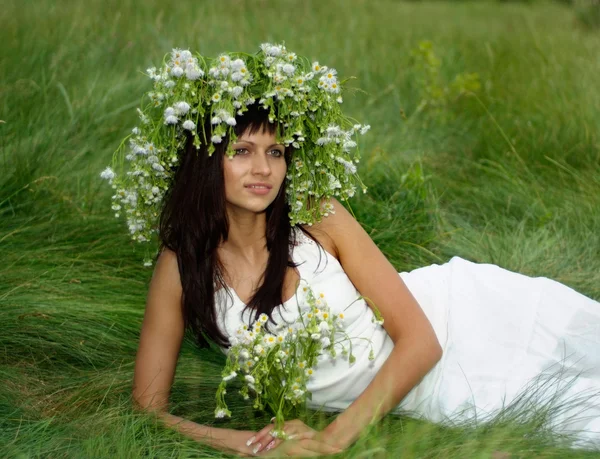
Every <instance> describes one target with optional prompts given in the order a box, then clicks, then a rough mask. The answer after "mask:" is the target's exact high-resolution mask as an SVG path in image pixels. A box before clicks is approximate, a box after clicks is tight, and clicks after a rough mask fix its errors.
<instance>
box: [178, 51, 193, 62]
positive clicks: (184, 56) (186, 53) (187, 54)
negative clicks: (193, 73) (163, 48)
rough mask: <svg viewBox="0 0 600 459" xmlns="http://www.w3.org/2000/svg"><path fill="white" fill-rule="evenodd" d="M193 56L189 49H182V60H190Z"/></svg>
mask: <svg viewBox="0 0 600 459" xmlns="http://www.w3.org/2000/svg"><path fill="white" fill-rule="evenodd" d="M191 58H192V53H191V52H190V51H189V50H187V49H184V50H183V51H181V60H182V61H188V60H190V59H191Z"/></svg>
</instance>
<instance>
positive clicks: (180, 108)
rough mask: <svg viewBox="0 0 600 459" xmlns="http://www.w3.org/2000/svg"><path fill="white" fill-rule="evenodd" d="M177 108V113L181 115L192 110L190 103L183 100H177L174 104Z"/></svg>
mask: <svg viewBox="0 0 600 459" xmlns="http://www.w3.org/2000/svg"><path fill="white" fill-rule="evenodd" d="M174 108H175V112H176V113H177V115H179V116H181V115H186V114H187V112H189V111H190V104H188V103H187V102H184V101H181V102H176V103H175V105H174Z"/></svg>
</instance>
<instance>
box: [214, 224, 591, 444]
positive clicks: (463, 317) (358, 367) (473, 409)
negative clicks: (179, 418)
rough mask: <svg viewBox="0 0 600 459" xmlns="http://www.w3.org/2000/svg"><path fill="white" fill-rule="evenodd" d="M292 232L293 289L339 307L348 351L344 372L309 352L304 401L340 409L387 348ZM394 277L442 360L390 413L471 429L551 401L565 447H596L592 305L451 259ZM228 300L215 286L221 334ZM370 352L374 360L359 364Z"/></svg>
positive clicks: (234, 322) (336, 266) (362, 307)
mask: <svg viewBox="0 0 600 459" xmlns="http://www.w3.org/2000/svg"><path fill="white" fill-rule="evenodd" d="M296 231H297V234H298V239H299V242H300V244H299V245H298V246H296V247H294V248H293V255H292V258H293V260H294V262H296V263H301V264H300V266H299V267H298V271H299V273H300V277H301V285H302V282H308V284H309V285H310V286H311V288H312V289H313V291H314V292H318V293H320V292H323V293H324V294H325V299H326V300H327V304H328V305H329V307H330V308H331V310H332V312H333V313H339V312H342V311H343V312H344V315H345V318H344V324H345V329H346V332H347V334H348V336H350V337H351V338H352V343H353V353H354V355H355V356H356V361H355V362H354V364H352V365H350V364H349V362H348V360H347V358H346V359H344V358H343V357H342V356H341V355H340V354H339V353H338V357H337V358H336V359H335V360H332V359H331V358H330V357H329V356H328V355H323V356H321V357H319V363H318V365H317V367H316V369H315V370H316V371H315V374H314V376H313V377H312V378H311V380H310V383H309V385H308V390H309V391H310V392H311V393H312V401H311V402H309V406H310V407H311V408H315V409H323V410H326V411H341V410H343V409H345V408H347V407H348V406H349V405H350V404H351V403H352V402H353V401H354V400H355V399H356V398H357V397H358V396H359V395H360V394H361V393H362V392H363V390H364V389H365V388H366V387H367V386H368V384H369V383H370V382H371V380H372V379H373V377H374V376H375V374H376V373H377V371H378V369H379V368H380V367H381V366H382V364H383V363H384V362H385V360H386V359H387V357H388V355H389V354H390V352H391V351H392V348H393V343H392V341H391V339H390V337H389V336H388V334H387V333H386V332H385V329H384V328H383V327H381V326H380V325H377V324H374V323H373V322H372V320H371V319H372V318H373V312H372V310H371V309H370V308H369V307H368V306H367V304H366V303H365V302H364V301H363V300H360V301H355V300H356V299H357V298H358V297H359V296H360V294H359V292H358V291H357V290H356V288H355V287H354V285H353V284H352V282H351V281H350V279H349V278H348V276H347V275H346V273H345V272H344V270H343V269H342V266H341V265H340V263H339V262H338V260H337V259H336V258H335V257H333V256H332V255H331V254H329V253H327V252H325V251H323V250H320V249H319V247H318V246H317V245H316V244H315V243H314V241H312V240H311V239H310V238H308V237H306V236H305V235H304V234H303V233H302V232H301V231H300V230H296ZM320 258H321V260H320V263H319V259H320ZM399 275H400V276H401V278H402V280H403V281H404V282H405V284H406V285H407V287H408V288H409V290H410V291H411V293H412V294H413V295H414V297H415V298H416V300H417V301H418V303H419V305H420V306H421V308H422V309H423V311H424V312H425V314H426V316H427V318H428V319H429V321H430V322H431V324H432V325H433V328H434V330H435V333H436V335H437V338H438V340H439V342H440V344H441V345H442V348H443V351H444V353H443V357H442V359H441V360H440V361H439V362H438V363H437V364H436V365H435V367H434V368H433V369H432V370H431V371H430V372H429V373H428V374H427V375H426V376H425V377H424V378H423V379H422V380H421V382H420V383H419V384H418V385H417V386H415V387H414V388H413V389H412V390H411V391H410V393H409V394H408V395H407V396H406V397H405V398H404V399H403V400H402V402H401V403H400V404H399V405H398V406H397V407H396V408H395V409H394V410H393V411H394V412H396V413H407V412H408V413H409V414H411V415H412V416H415V417H421V418H424V419H427V420H430V421H433V422H446V423H447V422H452V423H461V422H471V423H472V422H474V421H477V422H481V421H485V420H486V419H491V418H492V417H493V416H494V415H495V414H497V413H498V412H499V410H501V409H502V408H503V407H504V408H505V407H508V406H510V405H511V403H515V402H517V400H520V402H521V404H525V403H526V400H525V399H523V397H522V396H523V395H524V394H525V395H526V396H533V397H534V398H533V399H532V401H534V402H535V403H536V406H538V407H539V406H540V404H542V403H546V402H548V401H549V400H551V399H552V400H553V401H554V405H553V406H556V412H555V413H554V414H553V416H552V418H551V426H552V428H554V429H555V430H556V431H561V432H567V433H573V432H578V433H577V439H578V442H577V443H576V446H589V445H590V442H592V446H600V303H598V302H596V301H594V300H592V299H590V298H588V297H586V296H584V295H581V294H580V293H578V292H576V291H575V290H573V289H571V288H569V287H567V286H565V285H563V284H560V283H558V282H556V281H553V280H551V279H548V278H544V277H537V278H531V277H528V276H525V275H522V274H517V273H513V272H510V271H507V270H505V269H502V268H500V267H498V266H495V265H489V264H476V263H472V262H469V261H467V260H463V259H461V258H459V257H454V258H452V259H451V260H450V261H449V262H448V263H445V264H443V265H431V266H426V267H424V268H419V269H416V270H414V271H411V272H408V273H407V272H402V273H399ZM230 294H231V298H232V299H233V304H232V302H231V298H230V297H229V296H228V295H227V294H226V292H224V291H223V290H220V291H218V292H217V294H216V296H215V299H216V305H217V308H218V310H219V311H220V313H219V314H218V324H219V326H220V328H221V330H222V331H223V332H224V333H225V334H226V335H227V336H232V335H233V333H234V332H235V330H236V329H237V328H238V327H239V326H240V325H242V324H243V323H248V318H249V315H248V314H249V312H247V313H246V314H244V315H243V316H242V311H243V309H244V307H245V305H244V303H243V302H242V301H241V300H240V298H239V297H237V295H236V293H235V291H234V290H233V289H230ZM297 301H300V302H302V301H303V300H302V289H301V288H300V287H299V288H298V291H297V292H296V295H295V296H294V297H292V298H290V299H289V300H288V301H286V302H285V303H284V304H283V307H281V306H280V307H279V308H276V309H275V310H274V312H273V318H274V319H275V320H276V321H277V322H278V323H282V322H281V321H280V319H282V318H283V319H285V321H288V322H293V321H294V320H295V318H296V317H297V316H298V310H297ZM348 305H350V306H348ZM360 338H368V339H369V340H370V344H369V343H367V341H366V340H364V339H360ZM371 345H372V347H373V350H374V353H375V360H374V361H370V360H369V359H368V356H369V351H370V350H371V347H370V346H371ZM340 350H341V348H340ZM398 371H399V372H401V371H402V369H398ZM565 403H566V405H565ZM563 405H565V406H563ZM560 406H563V408H562V409H560ZM530 409H531V407H530Z"/></svg>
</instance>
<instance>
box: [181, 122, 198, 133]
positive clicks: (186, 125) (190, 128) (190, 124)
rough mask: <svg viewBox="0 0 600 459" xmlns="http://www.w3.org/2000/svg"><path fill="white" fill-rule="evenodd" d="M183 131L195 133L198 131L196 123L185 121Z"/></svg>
mask: <svg viewBox="0 0 600 459" xmlns="http://www.w3.org/2000/svg"><path fill="white" fill-rule="evenodd" d="M183 129H187V130H188V131H193V130H195V129H196V123H194V122H193V121H192V120H185V121H184V122H183Z"/></svg>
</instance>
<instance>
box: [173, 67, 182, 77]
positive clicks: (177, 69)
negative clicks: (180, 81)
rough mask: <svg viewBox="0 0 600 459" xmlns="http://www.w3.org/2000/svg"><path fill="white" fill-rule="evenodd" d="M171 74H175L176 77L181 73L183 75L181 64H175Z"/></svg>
mask: <svg viewBox="0 0 600 459" xmlns="http://www.w3.org/2000/svg"><path fill="white" fill-rule="evenodd" d="M171 75H173V76H174V77H177V78H179V77H180V76H181V75H183V69H182V68H181V67H179V66H177V65H176V66H175V67H173V68H172V69H171Z"/></svg>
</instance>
